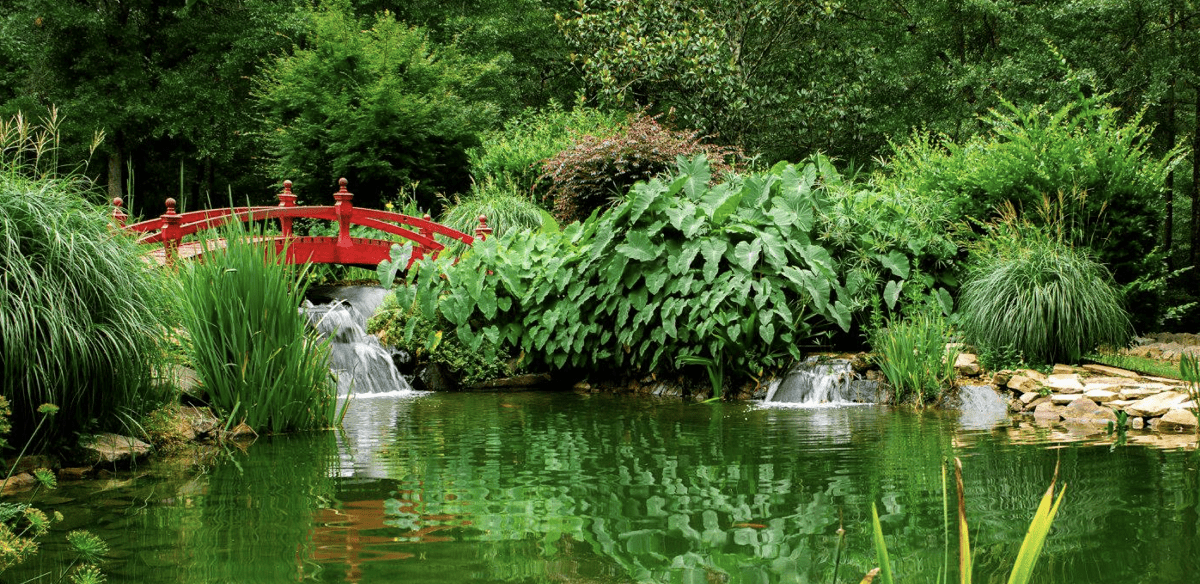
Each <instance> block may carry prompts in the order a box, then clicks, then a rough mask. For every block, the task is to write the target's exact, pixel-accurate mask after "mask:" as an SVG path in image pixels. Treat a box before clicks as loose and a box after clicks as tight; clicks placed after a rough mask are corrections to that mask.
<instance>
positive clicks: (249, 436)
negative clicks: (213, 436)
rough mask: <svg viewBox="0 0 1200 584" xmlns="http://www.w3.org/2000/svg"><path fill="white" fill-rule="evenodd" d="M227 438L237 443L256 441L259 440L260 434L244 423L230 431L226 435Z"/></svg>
mask: <svg viewBox="0 0 1200 584" xmlns="http://www.w3.org/2000/svg"><path fill="white" fill-rule="evenodd" d="M225 437H226V438H228V439H230V440H236V441H245V440H254V439H255V438H258V432H255V431H254V428H251V427H250V426H247V425H246V423H245V422H242V423H240V424H238V425H236V426H234V427H233V429H231V430H229V432H227V433H226V434H225Z"/></svg>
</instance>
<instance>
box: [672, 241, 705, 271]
mask: <svg viewBox="0 0 1200 584" xmlns="http://www.w3.org/2000/svg"><path fill="white" fill-rule="evenodd" d="M698 253H700V242H699V241H689V242H687V243H686V244H684V245H683V248H682V249H680V250H679V253H677V254H675V255H673V256H671V257H670V258H668V259H667V266H668V267H669V268H670V270H671V274H672V275H675V276H678V275H679V274H682V273H684V272H686V271H688V270H690V269H691V268H692V262H693V261H694V260H695V259H696V254H698Z"/></svg>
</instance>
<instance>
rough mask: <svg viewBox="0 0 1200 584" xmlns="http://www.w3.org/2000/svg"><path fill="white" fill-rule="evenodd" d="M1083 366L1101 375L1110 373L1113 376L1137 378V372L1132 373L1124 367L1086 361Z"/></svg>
mask: <svg viewBox="0 0 1200 584" xmlns="http://www.w3.org/2000/svg"><path fill="white" fill-rule="evenodd" d="M1083 368H1084V369H1087V370H1088V371H1091V372H1093V373H1099V374H1101V375H1112V376H1114V377H1125V378H1127V379H1137V377H1138V374H1137V373H1134V372H1132V371H1127V370H1125V369H1118V368H1116V367H1109V366H1108V365H1097V364H1095V363H1088V364H1087V365H1084V366H1083Z"/></svg>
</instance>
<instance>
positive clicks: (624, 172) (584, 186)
mask: <svg viewBox="0 0 1200 584" xmlns="http://www.w3.org/2000/svg"><path fill="white" fill-rule="evenodd" d="M697 155H704V156H705V157H706V158H707V159H708V160H709V164H710V166H711V172H712V174H714V175H717V176H718V177H719V176H720V175H723V174H725V173H727V172H729V171H731V170H733V169H734V168H735V167H736V165H737V164H739V163H740V162H741V160H740V158H741V156H740V153H739V152H738V151H737V150H736V149H731V148H722V147H718V146H714V145H711V144H706V143H704V142H703V140H702V139H701V137H700V135H699V133H698V132H696V131H690V132H689V131H684V130H674V129H671V128H669V127H664V126H663V125H662V124H661V123H660V122H659V120H658V119H655V118H651V117H647V116H644V115H641V114H638V115H636V116H634V117H632V118H631V119H630V120H629V122H628V123H627V124H626V125H625V126H623V127H622V128H621V129H620V131H618V132H617V133H615V134H614V135H612V136H606V135H599V136H593V135H587V136H583V137H582V138H580V139H578V140H577V141H576V142H575V143H574V144H573V145H572V146H571V147H570V148H567V149H564V150H562V151H561V152H559V153H558V154H557V155H555V156H553V157H550V158H549V159H548V160H546V161H545V162H544V163H543V170H544V172H545V174H544V175H543V176H544V177H545V178H547V179H549V180H550V182H551V185H550V188H549V196H550V197H551V198H552V199H553V201H554V213H555V216H556V217H557V218H558V219H559V220H560V221H564V222H566V221H578V220H581V219H583V218H585V217H587V216H588V215H590V214H591V213H592V212H593V211H595V210H597V209H600V208H603V207H606V206H608V205H609V204H610V202H615V201H619V200H620V199H621V198H622V197H623V196H624V195H625V193H626V192H628V191H629V188H630V187H632V186H633V185H634V183H637V182H638V181H644V180H648V179H650V178H651V177H654V176H656V175H659V174H663V173H667V172H670V171H671V169H672V167H673V165H674V164H675V160H676V159H677V158H678V157H681V156H682V157H686V158H691V157H693V156H697Z"/></svg>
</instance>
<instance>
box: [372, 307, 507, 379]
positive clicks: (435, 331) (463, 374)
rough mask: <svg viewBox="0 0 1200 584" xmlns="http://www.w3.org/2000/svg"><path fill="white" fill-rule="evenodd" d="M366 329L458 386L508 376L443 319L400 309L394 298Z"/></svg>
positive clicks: (494, 357)
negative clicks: (432, 366) (440, 371)
mask: <svg viewBox="0 0 1200 584" xmlns="http://www.w3.org/2000/svg"><path fill="white" fill-rule="evenodd" d="M367 329H368V330H369V331H370V332H371V334H374V335H376V336H378V337H379V339H380V341H381V342H384V343H387V344H389V345H391V346H394V347H396V348H397V349H399V350H401V351H405V352H407V353H408V354H409V355H411V356H412V358H413V359H415V360H416V365H417V368H418V369H419V368H421V367H422V366H426V365H431V364H433V365H438V366H440V367H441V368H442V371H443V372H444V373H446V374H449V375H452V376H454V379H453V381H454V382H456V383H458V384H459V385H463V386H470V385H473V384H476V383H480V382H484V381H488V380H490V379H496V378H498V377H505V376H506V375H509V374H511V373H512V372H511V371H510V370H509V368H508V366H507V365H506V364H505V363H504V361H503V360H501V359H500V358H499V356H498V355H497V354H496V351H495V350H494V349H491V348H490V347H488V348H486V349H485V348H483V347H476V348H473V349H472V348H468V347H466V346H465V345H463V343H462V341H461V340H460V339H459V338H458V336H457V335H455V334H453V332H452V330H451V328H450V326H449V323H447V322H446V321H445V320H444V319H437V320H431V319H428V318H425V316H424V315H423V314H421V311H420V310H418V309H416V308H415V307H413V306H411V305H409V306H400V305H398V304H397V303H396V296H395V295H389V296H388V297H387V298H386V299H385V300H384V302H383V304H382V305H381V306H380V307H379V309H378V310H377V311H376V313H375V316H374V317H372V318H371V321H370V322H369V323H368V325H367ZM488 349H490V350H488Z"/></svg>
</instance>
